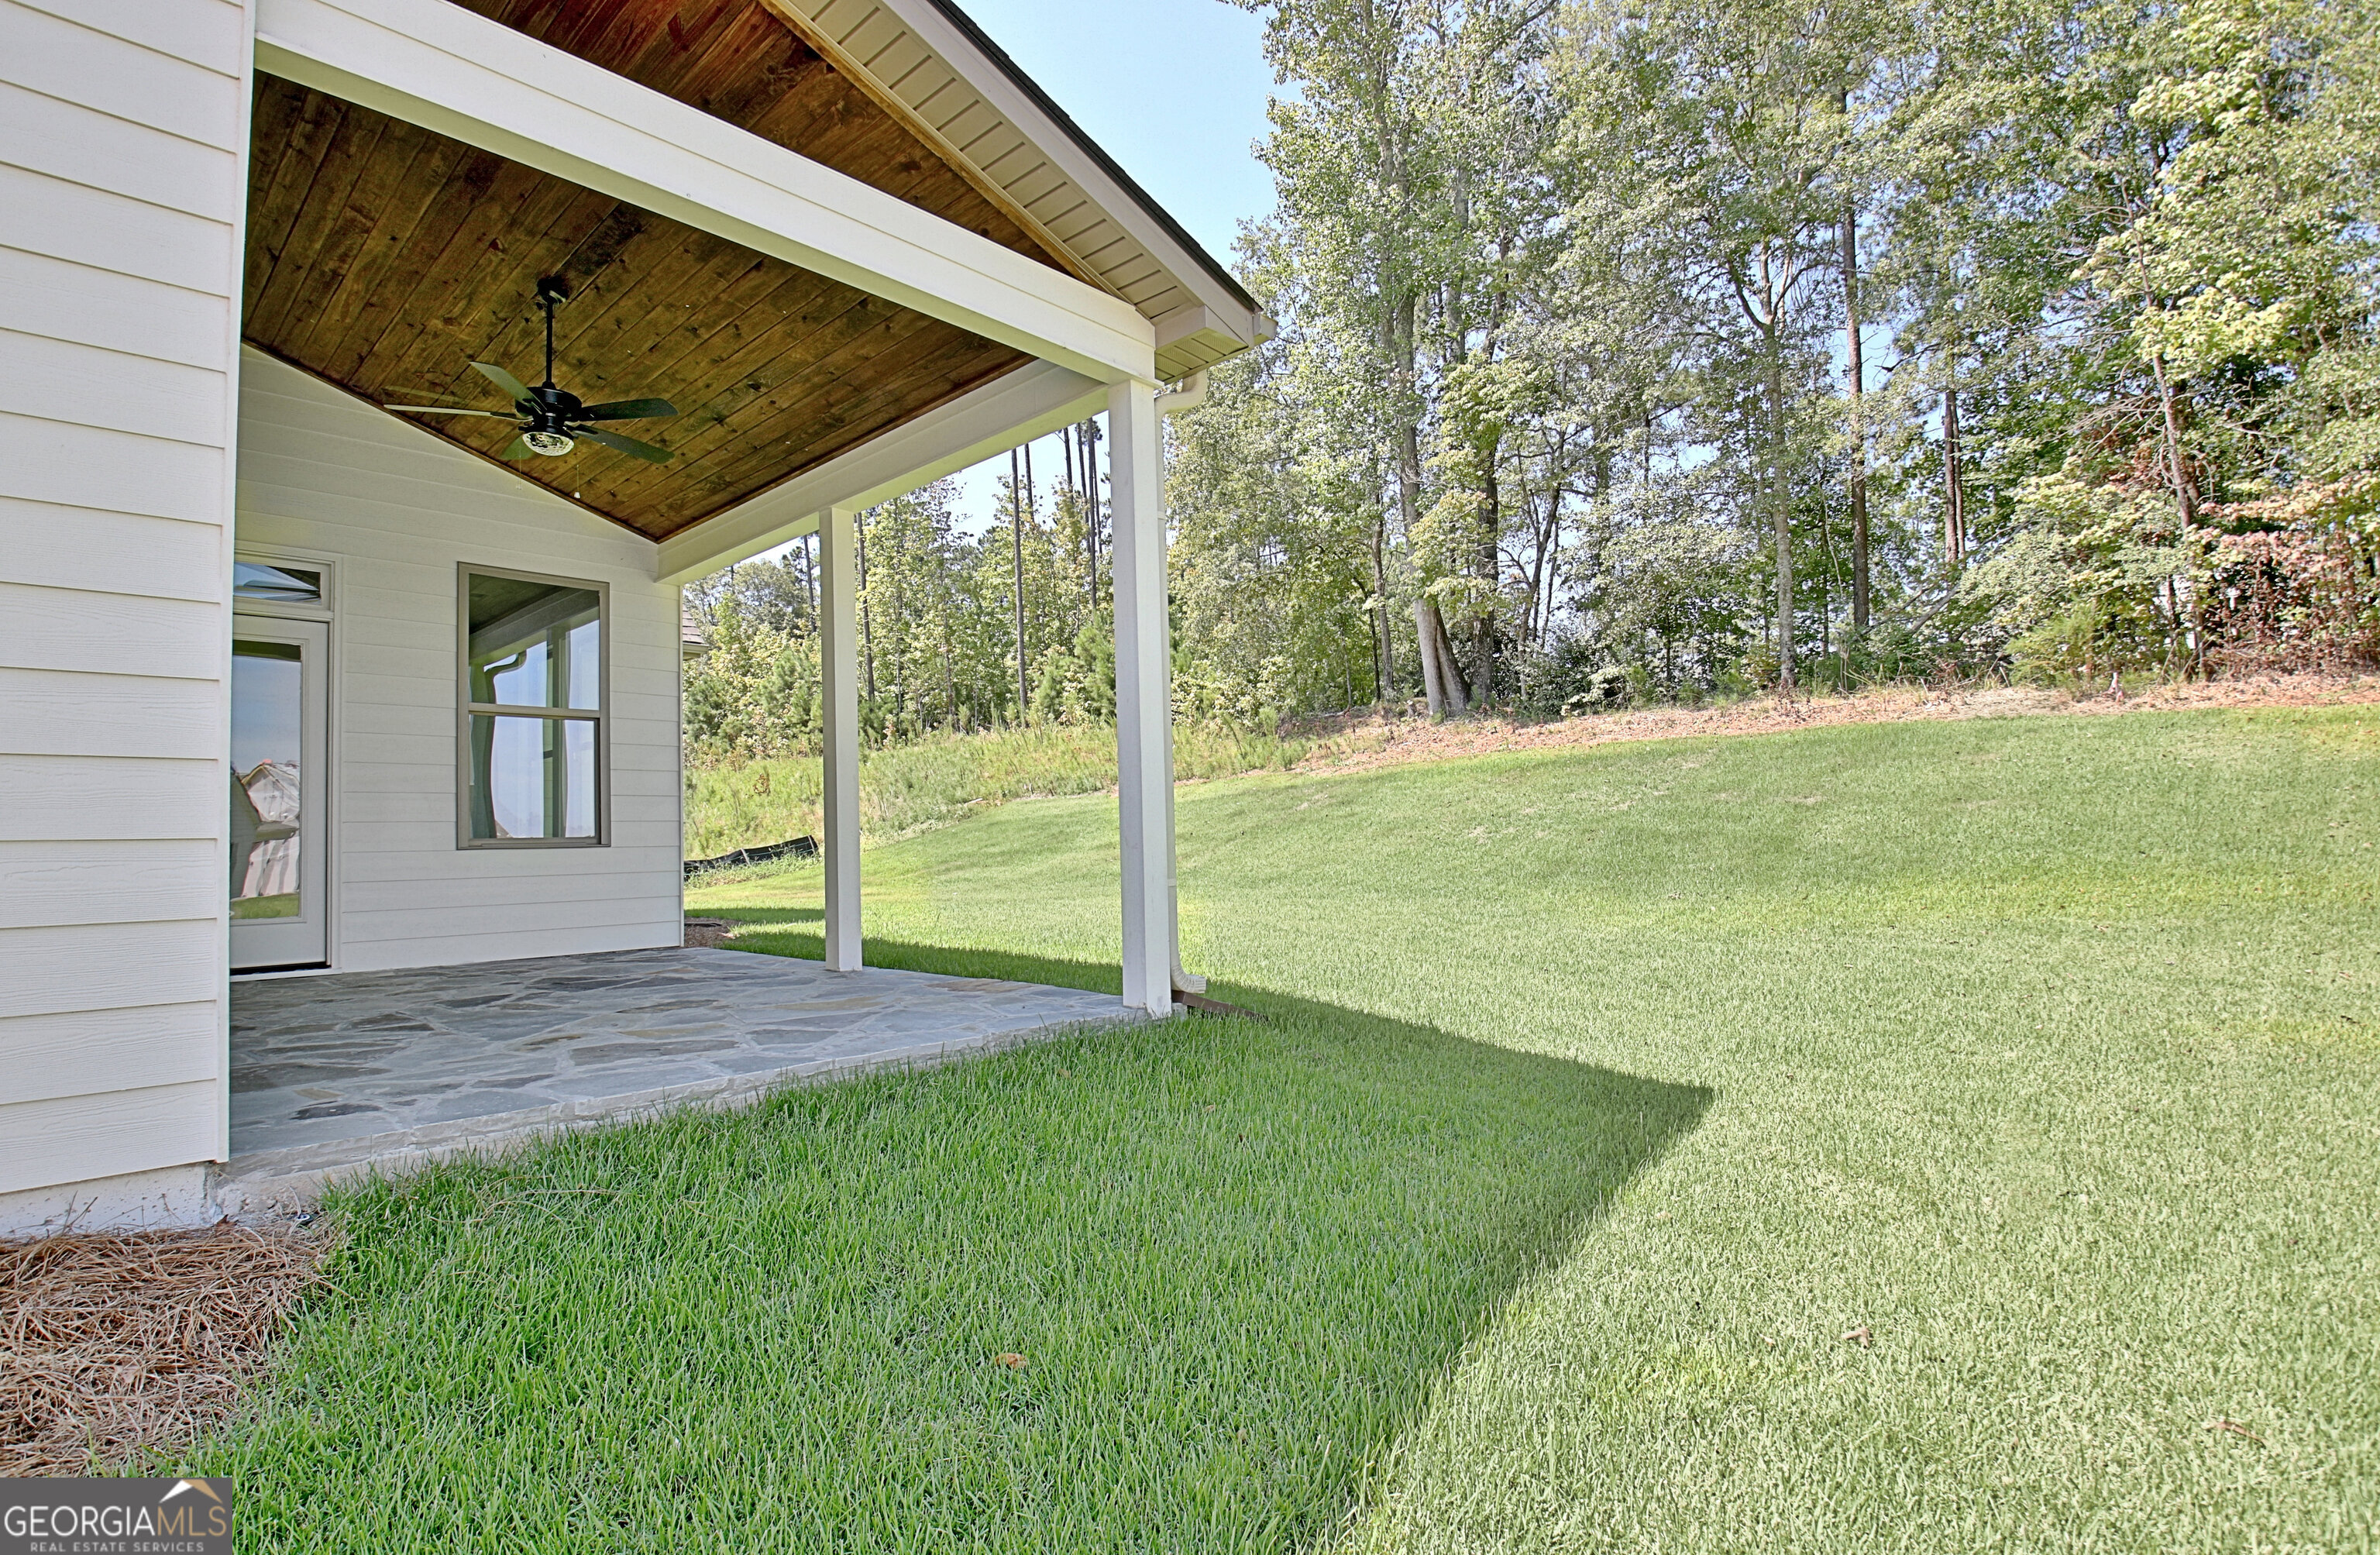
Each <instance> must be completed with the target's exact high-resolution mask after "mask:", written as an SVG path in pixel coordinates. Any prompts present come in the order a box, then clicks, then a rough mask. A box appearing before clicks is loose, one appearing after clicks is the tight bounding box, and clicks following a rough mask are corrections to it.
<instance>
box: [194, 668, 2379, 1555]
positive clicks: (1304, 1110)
mask: <svg viewBox="0 0 2380 1555" xmlns="http://www.w3.org/2000/svg"><path fill="white" fill-rule="evenodd" d="M1179 814H1180V828H1181V838H1182V843H1181V855H1182V869H1181V874H1182V883H1183V892H1184V914H1185V933H1184V940H1185V954H1186V958H1187V960H1188V961H1189V964H1190V965H1191V966H1193V968H1194V969H1197V970H1202V971H1206V972H1208V973H1210V974H1212V975H1213V977H1214V978H1215V988H1214V991H1215V992H1216V993H1218V994H1219V995H1220V997H1223V998H1225V999H1229V1000H1233V1001H1234V1002H1241V1003H1245V1004H1247V1005H1250V1006H1253V1007H1256V1008H1258V1009H1261V1010H1264V1011H1267V1012H1269V1014H1272V1015H1273V1017H1274V1018H1273V1019H1272V1020H1271V1021H1269V1023H1266V1024H1262V1025H1257V1024H1254V1023H1245V1022H1219V1021H1209V1020H1204V1019H1200V1020H1187V1021H1182V1022H1177V1023H1172V1024H1170V1025H1167V1026H1164V1027H1155V1028H1150V1029H1146V1030H1142V1031H1138V1032H1132V1033H1125V1034H1117V1035H1108V1036H1095V1037H1088V1038H1084V1039H1075V1040H1070V1041H1068V1042H1066V1043H1064V1044H1062V1045H1057V1046H1050V1047H1045V1048H1041V1049H1038V1050H1034V1051H1026V1052H1020V1053H1015V1054H1012V1055H1008V1056H1006V1057H1002V1058H1000V1059H996V1060H993V1061H990V1062H988V1063H980V1064H976V1065H971V1066H968V1067H965V1068H959V1069H953V1070H949V1071H944V1072H941V1073H937V1074H932V1075H919V1076H915V1077H910V1078H905V1079H890V1080H878V1081H872V1082H868V1083H866V1084H862V1085H858V1086H853V1087H844V1088H841V1089H836V1090H831V1091H823V1092H813V1093H805V1094H798V1095H795V1096H791V1097H787V1098H785V1099H781V1100H780V1101H779V1102H777V1103H776V1104H774V1105H772V1106H771V1107H770V1108H768V1109H765V1110H763V1111H760V1112H752V1113H747V1114H743V1115H740V1116H735V1117H726V1118H718V1117H711V1118H683V1119H677V1120H674V1121H668V1122H664V1123H661V1124H650V1125H642V1126H639V1127H636V1128H631V1129H624V1130H620V1131H616V1132H613V1133H610V1134H606V1135H602V1136H588V1137H581V1138H577V1139H574V1140H571V1141H568V1142H565V1143H564V1144H561V1145H558V1146H555V1147H553V1148H549V1149H547V1150H545V1151H543V1152H542V1153H540V1154H538V1155H535V1156H532V1157H528V1158H525V1159H523V1160H518V1161H516V1162H515V1163H513V1164H510V1165H508V1166H504V1167H500V1168H495V1167H482V1168H476V1169H472V1170H468V1171H447V1172H440V1173H438V1174H437V1175H435V1176H433V1177H432V1178H431V1179H429V1180H427V1181H426V1182H424V1183H423V1184H420V1185H419V1186H418V1187H416V1188H414V1189H413V1190H412V1191H410V1192H407V1193H404V1194H402V1195H381V1196H367V1197H361V1198H359V1199H358V1200H357V1201H355V1202H353V1203H352V1204H351V1205H350V1206H349V1208H348V1214H349V1217H350V1224H351V1232H350V1236H351V1240H350V1243H349V1245H348V1250H347V1251H346V1253H345V1254H344V1255H343V1257H342V1259H341V1261H340V1264H339V1266H338V1270H337V1277H338V1282H339V1283H338V1295H337V1297H336V1299H335V1300H333V1301H329V1302H325V1303H322V1304H320V1305H318V1306H316V1307H315V1308H313V1309H312V1310H311V1312H310V1314H309V1315H308V1316H307V1317H306V1318H305V1319H304V1321H303V1323H302V1325H301V1328H300V1330H299V1333H298V1335H297V1338H296V1340H295V1342H294V1343H293V1345H292V1347H291V1349H290V1352H289V1354H288V1356H287V1358H286V1360H285V1364H284V1365H283V1367H282V1368H281V1370H280V1371H279V1373H278V1376H277V1379H276V1381H275V1382H274V1383H273V1387H272V1388H271V1389H270V1391H269V1393H268V1396H267V1397H266V1399H265V1400H264V1402H263V1403H262V1404H261V1407H260V1408H259V1410H258V1412H257V1413H256V1415H254V1417H253V1418H252V1419H251V1420H250V1421H249V1422H248V1423H246V1424H245V1425H243V1426H242V1427H241V1428H240V1429H239V1430H238V1431H237V1433H235V1434H233V1435H231V1436H228V1437H226V1438H225V1439H223V1440H220V1441H218V1442H216V1443H214V1444H212V1445H211V1446H210V1447H209V1448H208V1450H207V1451H205V1452H203V1453H202V1454H200V1460H199V1461H200V1462H202V1463H203V1464H204V1465H205V1466H206V1467H208V1468H210V1469H212V1470H214V1471H217V1472H229V1473H233V1474H235V1475H237V1476H238V1483H239V1487H240V1490H241V1494H242V1496H243V1497H244V1498H245V1500H244V1507H243V1513H242V1514H243V1516H244V1517H246V1518H249V1519H250V1520H251V1521H250V1524H249V1527H250V1531H251V1533H253V1534H254V1535H255V1536H256V1537H255V1540H254V1544H253V1548H257V1549H341V1548H345V1549H467V1548H468V1549H642V1548H669V1549H713V1548H719V1549H755V1548H781V1549H952V1548H981V1549H1051V1550H1075V1549H1166V1550H1172V1549H1181V1550H1204V1549H1284V1548H1293V1547H1296V1548H1321V1549H1329V1550H1343V1551H1354V1550H1371V1549H1447V1550H1466V1551H1467V1550H1502V1549H1514V1550H1533V1549H1630V1550H1657V1549H1658V1550H1700V1549H1761V1550H1772V1549H1773V1550H1843V1551H1855V1550H1872V1549H1928V1550H1945V1551H1966V1550H1980V1549H2077V1550H2082V1549H2089V1550H2165V1549H2243V1550H2245V1549H2257V1550H2288V1549H2298V1550H2340V1549H2363V1548H2370V1547H2371V1546H2372V1545H2373V1544H2374V1540H2375V1537H2380V1355H2375V1351H2376V1350H2380V1229H2375V1225H2374V1216H2375V1208H2374V1207H2375V1206H2380V1041H2375V1035H2374V1034H2375V1029H2380V1027H2376V1026H2375V1023H2380V1001H2375V1000H2374V997H2373V993H2372V989H2373V984H2374V979H2375V978H2380V957H2375V955H2374V950H2375V948H2380V933H2375V929H2374V916H2373V915H2374V906H2373V902H2372V898H2373V895H2374V884H2375V880H2374V877H2375V873H2380V858H2375V850H2374V848H2373V847H2372V846H2371V845H2370V844H2372V843H2373V842H2374V840H2375V837H2380V827H2375V825H2374V822H2375V820H2380V713H2375V712H2374V711H2372V710H2343V711H2274V712H2263V713H2255V714H2238V713H2197V714H2172V715H2167V714H2128V715H2126V716H2123V717H2120V718H2072V717H2061V718H2028V719H2010V720H2000V721H1979V722H1973V723H1911V724H1899V725H1864V726H1852V727H1843V728H1834V729H1825V730H1816V731H1812V732H1809V733H1805V734H1799V735H1782V736H1774V737H1761V738H1748V739H1735V740H1702V741H1676V742H1661V743H1648V744H1641V745H1614V746H1606V747H1597V748H1595V749H1592V750H1587V751H1582V752H1576V753H1566V754H1565V753H1557V754H1546V755H1531V756H1514V757H1505V758H1494V759H1481V760H1474V761H1466V762H1459V763H1458V762H1450V763H1445V764H1440V765H1432V766H1414V767H1406V768H1396V769H1388V770H1382V771H1372V772H1366V773H1354V774H1348V775H1341V776H1330V775H1312V774H1291V775H1279V776H1259V777H1250V778H1238V779H1233V780H1230V781H1225V782H1218V783H1213V784H1203V785H1197V786H1194V787H1188V788H1185V789H1184V790H1183V791H1182V793H1181V795H1180V800H1179ZM1113 827H1114V822H1113V807H1112V801H1102V800H1101V799H1099V798H1097V797H1084V798H1079V799H1050V800H1039V801H1033V802H1028V803H1020V804H1014V805H1010V806H1007V807H1005V808H1001V809H998V810H996V811H992V812H990V813H988V814H985V815H981V816H979V817H977V818H976V819H973V820H967V821H965V822H964V823H963V824H960V825H957V826H954V827H951V828H949V829H947V830H943V831H940V832H930V833H928V834H925V835H922V836H918V837H916V838H913V839H911V840H909V841H907V842H905V843H902V844H896V845H892V846H889V847H886V848H883V849H880V850H877V851H876V852H874V853H873V854H871V856H869V858H868V892H869V896H868V929H869V930H870V932H871V934H873V935H874V936H876V939H875V941H874V942H873V944H872V946H871V956H870V959H871V960H876V961H880V962H881V963H884V964H889V965H905V966H928V967H933V968H938V969H939V968H947V969H952V970H963V971H975V972H987V973H994V974H1006V975H1014V976H1033V977H1041V978H1049V979H1051V980H1062V981H1074V982H1079V983H1082V984H1084V985H1085V986H1098V985H1099V984H1100V983H1101V982H1103V981H1104V982H1106V984H1107V986H1113V980H1112V979H1113V973H1112V970H1111V968H1109V967H1108V966H1104V965H1103V963H1105V962H1107V961H1109V960H1111V958H1112V956H1113V954H1114V949H1113V946H1114V942H1115V937H1116V932H1117V929H1116V916H1117V914H1116V907H1115V900H1114V873H1113V871H1114V869H1115V842H1114V829H1113ZM817 879H818V877H817V874H816V872H815V870H807V871H801V870H796V871H788V872H783V873H780V874H776V875H773V876H768V877H754V878H747V879H745V880H743V881H730V882H725V883H722V884H720V885H717V886H714V887H710V888H709V889H707V890H705V891H704V892H703V893H700V894H699V895H698V896H697V897H695V898H693V899H692V900H691V901H690V904H689V905H691V906H694V907H697V908H698V909H699V910H702V911H705V912H712V913H719V914H722V915H724V916H729V917H745V918H747V919H750V920H753V921H754V922H755V924H756V929H755V930H754V931H753V932H751V933H749V934H747V936H745V938H744V940H743V941H742V942H744V943H747V944H752V945H755V946H756V947H759V948H766V949H772V950H778V951H782V952H786V953H790V954H816V946H817V937H816V936H817V929H816V918H817V905H816V903H817V894H816V893H817ZM1850 1334H1859V1335H1863V1337H1861V1338H1851V1339H1847V1338H1846V1337H1845V1336H1846V1335H1850ZM1004 1353H1014V1354H1017V1355H1023V1356H1024V1357H1025V1362H1026V1364H1025V1367H1024V1368H1023V1369H1021V1370H1020V1369H1013V1368H1011V1367H1007V1366H1003V1365H1002V1364H1001V1363H1000V1362H999V1361H998V1360H997V1359H996V1358H995V1357H996V1356H997V1355H1001V1354H1004ZM2218 1421H2221V1422H2229V1423H2230V1424H2229V1425H2227V1426H2216V1425H2215V1424H2214V1423H2215V1422H2218ZM358 1508H363V1509H365V1510H362V1511H357V1510H355V1509H358ZM356 1518H361V1519H363V1520H364V1521H363V1522H362V1523H360V1524H359V1523H355V1522H352V1521H348V1520H351V1519H356Z"/></svg>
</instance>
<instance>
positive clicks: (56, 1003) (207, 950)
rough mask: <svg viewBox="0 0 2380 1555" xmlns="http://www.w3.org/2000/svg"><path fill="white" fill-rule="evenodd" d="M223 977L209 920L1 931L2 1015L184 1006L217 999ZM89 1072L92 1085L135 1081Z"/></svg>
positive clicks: (219, 939)
mask: <svg viewBox="0 0 2380 1555" xmlns="http://www.w3.org/2000/svg"><path fill="white" fill-rule="evenodd" d="M223 981H224V962H223V935H222V933H221V931H220V929H219V928H218V926H217V925H216V923H215V921H214V920H213V919H212V917H210V918H206V919H203V920H192V919H188V918H184V919H175V920H171V921H167V922H162V923H160V922H152V923H103V924H56V925H52V926H49V927H44V928H39V929H0V1016H7V1015H61V1014H73V1013H75V1012H77V1011H80V1010H121V1009H128V1008H130V1007H132V1006H134V1005H139V1004H187V1003H192V1002H197V1001H200V1000H206V999H214V998H219V997H221V995H222V992H223ZM91 1077H92V1079H93V1081H94V1082H96V1083H94V1085H93V1087H92V1088H93V1089H99V1088H102V1084H103V1085H104V1087H105V1088H109V1089H120V1088H122V1087H124V1086H126V1085H128V1084H130V1083H133V1082H132V1081H131V1080H129V1079H128V1078H127V1077H126V1076H124V1075H120V1074H108V1073H94V1074H93V1075H92V1076H91ZM125 1170H126V1171H128V1172H130V1171H134V1170H137V1169H136V1168H133V1167H126V1168H125ZM59 1180H60V1181H61V1182H68V1181H72V1179H70V1178H61V1179H59Z"/></svg>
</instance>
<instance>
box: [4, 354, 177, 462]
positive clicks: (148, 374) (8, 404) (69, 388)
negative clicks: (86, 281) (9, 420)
mask: <svg viewBox="0 0 2380 1555" xmlns="http://www.w3.org/2000/svg"><path fill="white" fill-rule="evenodd" d="M0 410H6V411H12V412H14V413H15V414H17V415H19V416H29V417H37V418H39V419H42V420H48V421H70V422H73V423H75V424H77V425H79V426H85V427H105V428H107V429H108V430H110V431H123V432H133V433H136V434H138V435H140V436H141V437H150V438H164V439H165V440H167V441H169V442H173V443H196V444H197V445H199V446H200V447H201V448H206V449H208V450H209V451H210V452H213V451H215V450H219V449H220V448H221V447H222V445H223V427H224V410H225V406H224V375H223V374H222V373H220V372H217V371H211V370H209V369H206V368H200V367H185V366H183V365H182V364H180V363H179V362H167V361H159V360H158V359H157V358H154V357H150V356H141V355H133V354H129V353H126V352H122V351H111V350H106V349H103V348H101V347H98V346H85V345H82V344H80V343H79V342H75V341H67V340H56V339H53V338H51V337H50V336H48V335H42V334H22V333H20V332H18V331H16V330H6V329H0Z"/></svg>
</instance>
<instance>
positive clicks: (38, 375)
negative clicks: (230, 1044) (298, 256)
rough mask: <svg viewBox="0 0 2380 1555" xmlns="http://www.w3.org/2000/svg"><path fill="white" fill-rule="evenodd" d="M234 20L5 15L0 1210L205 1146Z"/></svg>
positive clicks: (219, 837) (221, 701) (237, 65)
mask: <svg viewBox="0 0 2380 1555" xmlns="http://www.w3.org/2000/svg"><path fill="white" fill-rule="evenodd" d="M249 35H250V28H249V16H248V12H247V11H246V9H245V8H244V7H243V6H241V5H239V4H237V3H233V0H145V3H144V0H0V1195H6V1194H9V1193H11V1192H14V1191H17V1190H22V1189H28V1188H35V1187H41V1186H44V1185H48V1184H60V1183H72V1182H79V1181H82V1180H86V1179H91V1178H96V1177H103V1176H111V1175H116V1174H121V1173H129V1172H152V1171H154V1170H155V1169H158V1168H164V1167H171V1166H176V1165H181V1164H183V1163H187V1162H191V1161H200V1160H208V1159H210V1158H213V1157H217V1156H219V1155H221V1154H222V1152H223V1149H224V1147H225V1129H226V1124H225V1120H226V1117H227V1108H226V1102H227V1099H228V1098H227V1094H226V1092H227V1087H226V1086H225V1083H224V1075H225V1064H226V1062H227V1060H226V1057H225V1035H224V1034H225V1009H224V999H225V971H224V966H225V886H224V881H225V876H226V870H227V864H226V861H225V845H226V844H225V817H226V814H227V799H226V796H227V794H228V791H229V782H230V778H229V773H228V771H227V770H226V762H227V752H226V750H225V743H226V741H225V705H226V695H225V676H226V674H227V671H228V667H229V654H230V640H229V636H230V634H229V626H230V618H229V613H228V612H227V610H226V608H225V597H226V591H227V589H228V587H229V569H230V550H231V547H230V529H229V525H230V518H231V493H230V480H231V445H232V432H231V424H232V406H233V395H234V393H235V388H236V376H237V366H238V361H237V349H236V345H235V342H236V340H237V321H236V319H235V298H237V287H238V284H239V270H240V265H239V254H240V222H241V219H242V216H243V213H244V210H245V199H246V185H247V176H246V165H247V153H246V147H247V140H248V104H249V87H248V79H249V53H250V50H249Z"/></svg>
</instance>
